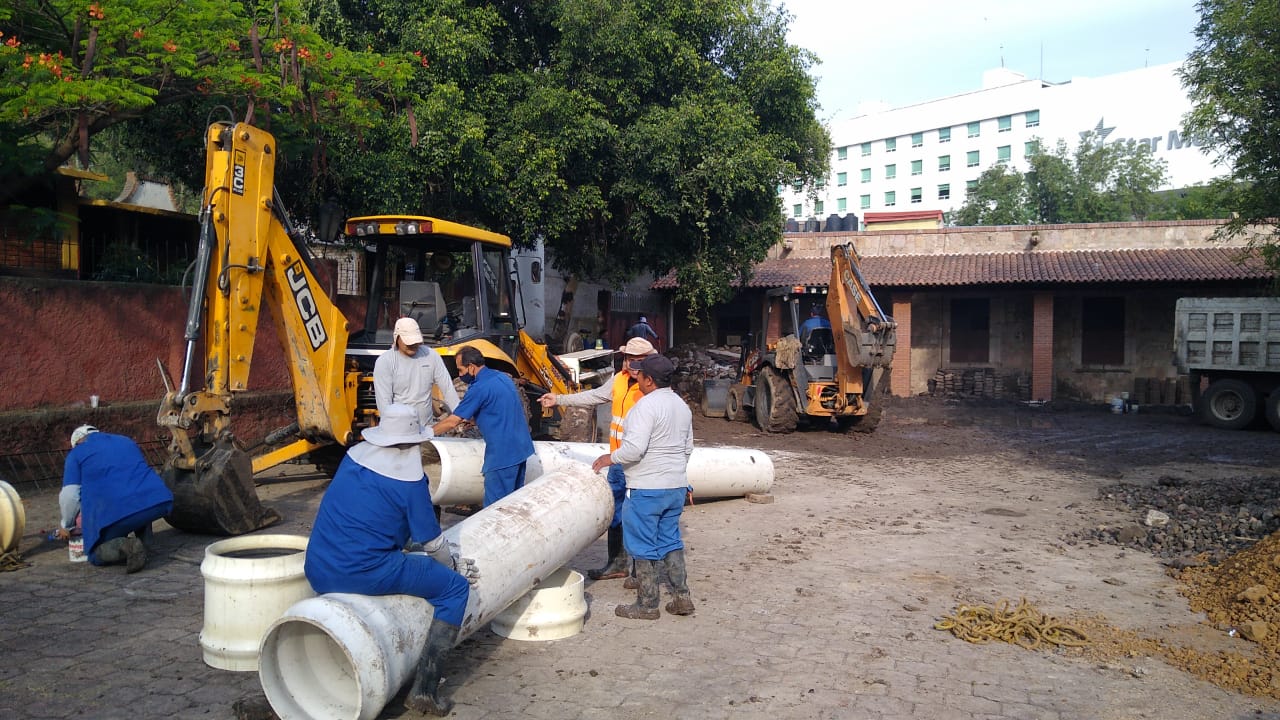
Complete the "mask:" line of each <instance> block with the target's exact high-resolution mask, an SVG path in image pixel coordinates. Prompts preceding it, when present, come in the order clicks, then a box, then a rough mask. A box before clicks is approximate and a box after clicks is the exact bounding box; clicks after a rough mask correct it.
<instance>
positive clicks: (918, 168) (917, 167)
mask: <svg viewBox="0 0 1280 720" xmlns="http://www.w3.org/2000/svg"><path fill="white" fill-rule="evenodd" d="M923 172H924V161H923V160H912V161H911V174H912V175H920V174H921V173H923Z"/></svg>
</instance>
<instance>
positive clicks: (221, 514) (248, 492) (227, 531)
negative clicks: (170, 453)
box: [164, 446, 281, 535]
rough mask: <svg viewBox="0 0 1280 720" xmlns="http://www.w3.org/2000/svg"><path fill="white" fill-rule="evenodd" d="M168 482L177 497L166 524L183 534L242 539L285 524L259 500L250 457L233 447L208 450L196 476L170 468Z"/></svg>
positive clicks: (200, 461)
mask: <svg viewBox="0 0 1280 720" xmlns="http://www.w3.org/2000/svg"><path fill="white" fill-rule="evenodd" d="M164 481H165V484H166V485H168V486H169V490H170V491H171V492H172V493H173V512H171V513H169V514H168V515H166V516H165V521H167V522H168V523H169V524H170V525H172V526H174V527H176V528H178V529H179V530H185V531H186V532H193V533H204V534H207V535H242V534H244V533H248V532H253V531H254V530H260V529H262V528H265V527H269V526H271V525H274V524H276V523H278V522H280V519H281V518H280V514H279V513H277V512H276V511H275V510H273V509H271V508H266V507H263V506H262V503H261V502H259V500H258V491H257V488H255V487H254V484H253V462H252V461H251V460H250V459H249V455H248V454H247V453H245V452H244V451H243V450H239V449H237V448H235V447H233V446H218V447H214V448H213V449H211V450H209V451H208V452H206V453H205V454H204V455H202V456H200V458H199V459H198V460H197V461H196V470H195V471H191V470H181V469H178V468H174V467H172V466H170V467H166V468H165V471H164Z"/></svg>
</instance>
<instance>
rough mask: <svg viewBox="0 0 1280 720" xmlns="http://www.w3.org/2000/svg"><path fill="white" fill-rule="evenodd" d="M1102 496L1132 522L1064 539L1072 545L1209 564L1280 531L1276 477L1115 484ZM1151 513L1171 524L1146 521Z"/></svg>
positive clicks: (1279, 487)
mask: <svg viewBox="0 0 1280 720" xmlns="http://www.w3.org/2000/svg"><path fill="white" fill-rule="evenodd" d="M1099 497H1100V499H1103V500H1111V501H1113V502H1115V503H1117V504H1118V505H1120V506H1121V507H1124V508H1127V509H1129V510H1131V511H1133V516H1134V520H1133V521H1132V522H1129V523H1123V524H1119V525H1115V526H1101V527H1096V528H1091V529H1088V530H1080V531H1077V532H1075V533H1072V534H1071V535H1068V536H1067V537H1066V538H1064V541H1065V542H1066V543H1067V544H1068V545H1075V544H1076V543H1078V542H1081V541H1100V542H1104V543H1109V544H1112V545H1120V546H1122V547H1130V548H1135V549H1140V550H1145V551H1147V552H1150V553H1152V554H1153V555H1156V556H1158V557H1162V558H1188V557H1189V556H1193V555H1198V554H1200V553H1208V555H1207V556H1206V558H1207V559H1208V561H1209V562H1211V563H1218V562H1221V561H1222V560H1223V559H1225V558H1226V557H1228V556H1230V555H1231V554H1233V553H1235V552H1237V551H1239V550H1241V549H1243V548H1246V547H1249V546H1251V545H1253V544H1254V543H1255V542H1257V541H1259V540H1261V539H1262V538H1264V537H1266V536H1267V535H1270V534H1271V533H1272V532H1275V531H1276V530H1278V529H1280V479H1278V478H1274V477H1229V478H1205V479H1194V480H1191V479H1185V478H1178V477H1172V476H1163V477H1161V478H1160V479H1159V480H1157V481H1156V484H1155V485H1126V484H1123V483H1122V484H1118V485H1111V486H1108V487H1105V488H1103V489H1102V490H1100V491H1099ZM1152 510H1155V511H1158V512H1159V513H1164V514H1165V515H1167V516H1168V521H1167V523H1163V524H1162V518H1160V517H1158V516H1154V517H1151V518H1150V519H1148V516H1149V515H1154V514H1153V513H1150V511H1152Z"/></svg>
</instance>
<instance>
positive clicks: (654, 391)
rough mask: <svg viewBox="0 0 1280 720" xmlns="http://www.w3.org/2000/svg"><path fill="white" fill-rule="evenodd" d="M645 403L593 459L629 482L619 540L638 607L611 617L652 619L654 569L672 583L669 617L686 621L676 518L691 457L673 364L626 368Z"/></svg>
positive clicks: (689, 419)
mask: <svg viewBox="0 0 1280 720" xmlns="http://www.w3.org/2000/svg"><path fill="white" fill-rule="evenodd" d="M630 370H631V373H632V374H633V375H634V376H635V378H636V382H637V384H638V385H639V386H640V392H642V393H644V397H642V398H640V400H639V401H637V402H636V404H635V406H634V407H632V408H631V411H630V412H629V413H627V430H626V432H625V433H623V436H622V446H621V447H619V448H618V449H617V450H615V451H613V452H612V453H606V454H604V455H601V456H600V457H598V458H596V460H595V462H594V463H592V465H591V468H592V469H593V470H595V471H596V472H600V471H601V470H603V469H605V468H607V467H609V466H610V465H613V464H615V463H617V464H621V465H622V467H623V469H624V472H625V474H626V478H627V497H626V500H624V501H623V504H622V537H623V543H624V544H625V545H626V548H627V552H628V553H630V554H631V557H632V558H633V559H634V560H635V565H636V580H637V581H638V582H639V586H640V587H639V589H638V590H637V596H636V602H635V603H633V604H631V605H619V606H617V607H615V608H614V614H615V615H618V616H619V617H624V618H630V619H633V620H657V619H658V616H659V612H658V599H659V595H658V563H662V566H663V567H664V568H665V569H666V571H667V579H668V580H670V581H671V595H672V599H671V602H669V603H667V612H668V613H671V614H672V615H692V614H693V600H692V598H690V596H689V585H688V574H687V573H686V571H685V563H684V541H683V540H681V538H680V515H681V513H683V512H684V501H685V492H686V490H687V488H688V486H689V477H688V471H687V469H688V466H689V456H690V455H691V454H692V453H693V414H692V413H691V412H689V406H688V405H687V404H686V403H685V401H684V400H683V399H682V398H681V397H680V396H679V395H676V394H675V392H673V391H672V390H671V376H672V375H673V374H674V373H675V365H673V364H672V362H671V361H670V360H668V359H667V358H666V357H664V356H662V355H650V356H649V357H647V358H645V359H644V360H641V361H639V362H636V363H632V364H631V366H630Z"/></svg>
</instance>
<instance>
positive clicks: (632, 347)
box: [618, 338, 658, 355]
mask: <svg viewBox="0 0 1280 720" xmlns="http://www.w3.org/2000/svg"><path fill="white" fill-rule="evenodd" d="M618 352H620V353H622V354H623V355H653V354H654V353H656V352H658V351H657V350H655V349H654V347H653V343H651V342H649V341H648V340H645V339H644V338H631V339H630V340H628V341H627V344H626V345H623V346H622V347H621V348H619V349H618Z"/></svg>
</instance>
